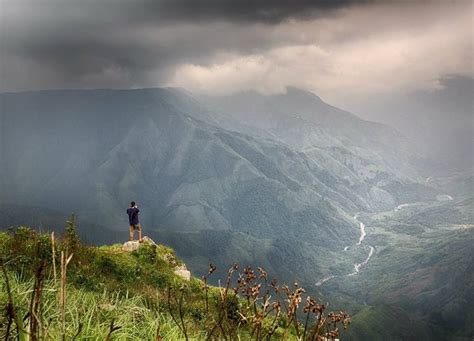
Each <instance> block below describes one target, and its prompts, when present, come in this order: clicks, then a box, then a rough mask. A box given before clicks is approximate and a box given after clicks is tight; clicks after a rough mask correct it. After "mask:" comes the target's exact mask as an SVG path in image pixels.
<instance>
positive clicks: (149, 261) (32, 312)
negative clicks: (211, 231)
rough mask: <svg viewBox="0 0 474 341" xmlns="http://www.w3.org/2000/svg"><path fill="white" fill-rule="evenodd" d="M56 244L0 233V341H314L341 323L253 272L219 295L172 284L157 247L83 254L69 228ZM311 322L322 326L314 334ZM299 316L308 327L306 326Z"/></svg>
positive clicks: (199, 283) (41, 237)
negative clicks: (300, 340)
mask: <svg viewBox="0 0 474 341" xmlns="http://www.w3.org/2000/svg"><path fill="white" fill-rule="evenodd" d="M54 245H55V249H54V251H53V247H52V246H53V243H52V238H51V237H50V236H49V235H46V234H41V233H38V232H35V231H34V230H31V229H29V228H24V227H20V228H17V229H12V230H11V231H9V232H8V233H0V265H1V270H2V273H1V275H0V289H1V294H0V306H1V307H3V312H2V314H1V315H0V338H2V339H3V338H5V339H8V338H15V337H18V338H19V339H20V340H27V339H30V338H31V339H34V338H33V336H37V338H39V339H54V340H58V339H63V338H65V339H74V340H109V339H116V340H156V339H157V336H158V335H159V336H160V337H161V338H164V339H166V340H179V339H186V338H187V339H188V340H201V339H203V340H204V339H208V337H209V336H210V335H211V336H212V339H222V338H223V337H225V338H226V339H232V340H234V339H240V340H249V339H255V340H259V341H260V340H264V339H267V337H268V336H271V337H272V339H277V340H279V339H284V340H295V339H297V334H298V333H300V335H302V334H301V333H303V330H304V331H307V333H306V335H307V337H306V338H305V339H307V340H309V339H311V340H313V339H314V337H312V338H308V337H309V336H310V335H313V331H314V333H315V334H314V335H316V336H317V335H323V334H324V335H326V334H327V333H334V332H335V328H336V327H337V325H339V324H344V325H347V322H348V315H347V314H346V313H343V312H340V313H335V314H333V315H331V314H330V313H327V312H324V311H325V307H323V308H322V310H320V309H321V308H320V306H318V305H317V302H318V301H317V300H312V301H307V300H306V298H308V299H309V296H307V295H305V294H304V292H305V291H304V290H303V289H302V288H301V287H299V286H298V285H297V284H295V285H294V286H289V287H288V286H285V285H277V284H275V283H274V282H272V283H270V279H268V281H267V273H266V271H265V270H263V269H261V268H258V269H255V270H253V269H252V268H251V267H246V268H240V267H239V266H238V265H236V264H235V265H233V266H232V267H231V269H229V274H228V275H227V277H226V278H225V279H224V280H223V281H222V287H219V288H218V287H212V286H207V285H206V284H205V282H204V281H203V280H200V279H197V278H195V277H192V278H191V280H190V281H185V280H183V279H182V278H180V277H179V276H177V275H176V274H175V273H174V269H175V267H176V266H177V265H180V264H181V261H180V260H179V259H177V258H176V255H175V253H174V251H173V250H172V249H170V248H169V247H166V246H164V245H147V244H142V245H141V246H140V248H139V249H138V250H137V251H133V252H126V251H123V250H122V247H121V245H110V246H101V247H93V246H87V245H84V244H82V242H81V241H80V240H79V239H77V236H76V235H75V234H74V228H71V229H69V232H67V233H66V235H65V236H64V237H62V238H60V239H59V240H56V241H55V243H54ZM63 253H65V254H68V255H69V254H72V258H71V259H72V260H71V262H70V263H69V264H68V267H67V275H66V281H67V284H66V283H65V281H64V280H61V276H60V270H59V269H60V266H59V259H60V257H59V255H60V254H63ZM66 258H67V256H66ZM54 265H56V269H57V271H56V275H55V272H54ZM213 272H214V270H212V271H210V272H209V274H211V273H213ZM209 274H208V275H209ZM237 274H239V275H237ZM237 276H239V281H237ZM62 287H65V288H66V294H65V295H63V296H61V288H62ZM272 296H274V297H272ZM38 297H39V298H38ZM62 297H64V300H65V305H64V307H65V309H64V320H63V318H62V316H63V314H62V310H61V307H62V305H61V303H60V302H61V298H62ZM34 302H39V303H38V304H36V303H34ZM264 302H265V304H264ZM308 302H312V303H311V304H310V303H308ZM33 303H34V304H33ZM308 304H309V305H308ZM290 306H293V308H290ZM303 306H307V307H309V308H308V310H306V311H303ZM311 307H313V308H312V310H311V309H310V308H311ZM318 307H319V308H318ZM291 311H293V313H291ZM319 315H321V318H322V321H326V322H323V323H322V324H321V325H320V326H319V327H317V325H316V324H315V322H316V320H317V317H318V316H319ZM303 316H305V318H306V316H307V317H308V321H310V323H309V324H307V327H308V328H306V327H305V326H304V324H303V323H302V321H304V320H302V317H303ZM324 316H326V317H327V320H326V319H325V318H323V317H324ZM336 320H337V321H336ZM35 321H38V325H39V326H38V328H35ZM63 321H64V325H63ZM330 321H332V322H331V323H330ZM63 326H64V327H63ZM341 328H342V326H341ZM336 333H337V332H336ZM29 334H31V337H29Z"/></svg>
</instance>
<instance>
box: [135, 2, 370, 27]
mask: <svg viewBox="0 0 474 341" xmlns="http://www.w3.org/2000/svg"><path fill="white" fill-rule="evenodd" d="M370 2H373V1H371V0H319V1H315V0H313V1H311V0H293V1H288V0H244V1H242V0H213V1H212V0H165V1H150V2H146V3H144V5H145V8H146V9H147V10H148V9H151V11H150V12H149V13H152V14H153V15H156V16H158V17H160V18H172V19H175V20H186V21H205V20H226V21H236V22H252V23H254V22H260V23H265V24H276V23H280V22H282V21H284V20H288V19H292V18H294V19H310V18H314V17H318V16H322V15H327V13H328V12H330V11H332V10H335V9H340V8H344V7H348V6H351V5H354V4H362V3H370Z"/></svg>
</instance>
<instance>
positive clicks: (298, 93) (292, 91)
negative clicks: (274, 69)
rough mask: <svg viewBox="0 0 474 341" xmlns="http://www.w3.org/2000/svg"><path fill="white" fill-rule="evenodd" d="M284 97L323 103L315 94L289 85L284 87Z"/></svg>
mask: <svg viewBox="0 0 474 341" xmlns="http://www.w3.org/2000/svg"><path fill="white" fill-rule="evenodd" d="M285 95H286V96H291V97H299V98H305V99H312V100H318V101H320V102H323V100H322V99H321V97H319V96H318V95H316V94H315V93H313V92H311V91H308V90H304V89H300V88H297V87H294V86H291V85H289V86H287V87H286V94H285Z"/></svg>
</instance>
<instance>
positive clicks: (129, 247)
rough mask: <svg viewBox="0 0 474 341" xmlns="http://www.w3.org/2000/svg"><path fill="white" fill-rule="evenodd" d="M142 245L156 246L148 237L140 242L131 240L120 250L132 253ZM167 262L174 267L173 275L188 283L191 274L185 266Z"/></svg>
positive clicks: (172, 260)
mask: <svg viewBox="0 0 474 341" xmlns="http://www.w3.org/2000/svg"><path fill="white" fill-rule="evenodd" d="M143 245H154V246H158V245H157V244H156V243H155V242H154V241H153V239H151V238H150V237H147V236H145V237H143V238H142V240H141V241H138V240H131V241H128V242H125V243H124V244H123V246H122V250H123V251H126V252H133V251H137V250H138V249H139V248H140V247H141V246H143ZM167 261H168V262H169V263H170V265H172V266H173V267H174V273H175V274H176V275H177V276H179V277H181V278H182V279H184V280H186V281H189V280H191V272H190V271H189V270H188V269H187V268H186V264H184V263H183V264H181V265H178V264H176V261H175V260H174V259H167Z"/></svg>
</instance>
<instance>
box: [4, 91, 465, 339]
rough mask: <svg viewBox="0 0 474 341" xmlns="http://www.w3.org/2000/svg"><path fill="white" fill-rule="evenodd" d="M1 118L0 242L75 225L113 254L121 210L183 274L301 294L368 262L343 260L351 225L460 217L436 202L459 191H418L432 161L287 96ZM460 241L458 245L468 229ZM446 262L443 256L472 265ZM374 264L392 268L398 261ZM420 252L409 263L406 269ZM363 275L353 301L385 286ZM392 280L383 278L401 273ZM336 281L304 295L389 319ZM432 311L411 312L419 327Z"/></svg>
mask: <svg viewBox="0 0 474 341" xmlns="http://www.w3.org/2000/svg"><path fill="white" fill-rule="evenodd" d="M0 108H1V111H0V131H1V146H0V162H1V164H2V166H1V167H0V185H1V189H2V190H1V192H0V212H1V213H2V220H1V221H0V223H1V225H0V227H2V228H7V227H8V226H12V225H26V224H28V225H34V226H40V225H41V226H42V227H43V228H45V229H59V228H60V227H59V226H58V225H60V219H59V218H58V217H60V216H61V214H63V215H64V217H65V218H66V216H67V214H69V213H71V212H75V213H76V214H77V215H78V217H79V218H80V220H79V222H78V227H79V230H80V231H81V233H82V234H83V235H85V236H86V237H87V240H89V241H91V242H92V243H94V242H96V243H102V242H107V241H109V242H110V241H117V240H120V238H122V239H126V238H127V220H126V214H125V209H126V207H127V205H128V203H129V202H130V201H131V200H135V201H137V202H138V203H139V207H140V209H141V223H142V225H143V228H144V231H145V233H146V234H148V235H150V236H151V237H152V238H153V239H155V240H159V241H160V242H164V243H167V244H169V245H171V246H172V247H173V248H174V249H175V250H176V251H177V253H178V255H179V256H180V257H182V258H183V259H184V260H185V261H186V263H187V264H188V266H189V267H190V268H191V270H192V271H193V272H196V273H205V271H206V269H207V266H208V263H209V262H212V263H215V264H217V265H218V266H219V267H225V266H228V265H230V264H232V263H234V262H238V263H241V264H245V263H249V264H252V265H258V266H263V267H265V268H266V269H267V270H268V271H269V273H270V274H271V275H273V276H275V277H277V278H280V279H282V280H285V281H288V280H296V281H298V282H301V283H303V284H304V285H305V286H308V285H310V286H313V285H314V283H315V282H317V281H318V280H320V279H321V278H323V277H326V276H328V275H335V276H344V274H348V273H350V272H351V271H352V267H353V261H354V260H358V259H360V261H362V260H364V259H365V258H366V257H367V252H368V249H367V247H364V245H362V247H351V248H349V249H348V251H347V252H345V251H343V250H345V248H346V246H348V245H353V244H355V242H356V241H357V240H358V239H359V238H360V233H361V232H360V228H359V220H357V218H356V217H357V215H358V214H360V213H362V218H361V219H365V220H364V222H366V223H367V224H368V223H369V222H370V224H371V225H372V224H375V222H377V223H379V222H380V220H379V219H378V218H377V217H378V214H382V213H381V212H392V211H393V210H394V209H395V208H396V207H398V206H400V205H404V204H407V203H423V205H425V206H423V209H429V208H430V207H436V208H437V209H438V210H440V211H441V212H448V211H449V209H451V211H449V212H452V210H453V208H449V207H448V206H447V205H448V204H450V205H457V204H458V203H459V201H458V198H455V200H452V201H450V202H449V203H445V202H443V201H442V200H441V199H440V198H443V195H444V196H446V195H448V193H447V192H446V190H447V189H448V188H455V187H456V185H455V184H456V183H458V181H461V180H459V179H458V178H454V179H450V180H449V181H448V180H446V179H444V180H442V179H435V180H431V181H430V176H431V173H430V167H431V165H433V164H436V161H433V160H430V159H428V158H426V157H424V155H423V154H421V153H420V152H419V151H417V150H416V148H414V147H413V146H412V145H411V144H410V142H409V140H407V139H406V138H405V137H404V136H403V135H402V134H401V133H400V132H398V131H397V130H395V129H393V128H390V127H389V126H387V125H383V124H380V123H374V122H370V121H366V120H363V119H361V118H359V117H357V116H355V115H353V114H351V113H349V112H347V111H343V110H340V109H338V108H335V107H333V106H331V105H329V104H327V103H325V102H324V101H323V100H321V98H319V97H318V96H316V95H315V94H312V93H310V92H307V91H303V90H300V89H296V88H288V89H287V92H286V93H285V94H280V95H268V96H266V95H262V94H259V93H256V92H242V93H238V94H234V95H230V96H226V97H211V96H197V95H193V94H191V93H189V92H187V91H186V90H184V89H174V88H156V89H137V90H57V91H56V90H51V91H38V92H23V93H4V94H0ZM447 184H450V185H449V186H448V185H447ZM449 194H450V195H453V193H452V192H450V193H449ZM448 197H450V198H451V199H452V197H451V196H449V195H448ZM463 200H468V198H466V197H463ZM467 203H468V206H469V201H468V202H467ZM464 207H465V206H464ZM35 212H36V213H35ZM440 214H441V215H443V213H440ZM35 217H36V218H35ZM37 217H42V218H41V219H42V221H41V222H40V221H39V220H38V218H37ZM395 217H396V218H391V219H394V220H390V221H391V223H389V221H388V220H387V221H384V222H383V224H382V226H381V227H380V228H381V229H382V230H383V231H385V229H388V228H389V227H390V228H392V227H393V225H396V226H397V227H396V228H395V229H392V230H390V236H391V238H392V237H393V238H394V239H395V240H396V241H399V240H401V239H399V236H400V235H406V233H405V232H406V231H405V230H403V227H400V226H402V225H401V219H402V218H400V219H398V217H399V216H398V215H396V216H395ZM65 218H64V220H65ZM403 219H405V218H403ZM469 219H471V218H470V217H468V218H467V220H468V223H469V221H470V220H469ZM458 220H459V219H458V218H456V219H454V221H451V222H449V224H451V225H452V224H458ZM394 221H395V222H394ZM471 222H472V221H471ZM45 223H46V225H50V226H45V225H44V224H45ZM464 223H466V222H464ZM403 224H404V225H403V226H405V225H407V224H408V225H410V224H411V225H413V224H412V223H411V222H410V223H406V222H403ZM416 224H419V222H417V223H416ZM416 224H415V225H416ZM371 225H368V232H372V230H371V229H372V227H371ZM411 225H410V226H411ZM435 225H436V224H435ZM451 225H450V226H451ZM417 226H418V225H417ZM435 227H436V226H434V227H433V228H435ZM397 228H398V230H397ZM400 229H401V230H400ZM415 229H416V228H415ZM418 230H419V229H418ZM376 231H378V232H377V233H378V235H379V237H378V238H377V234H376V235H375V236H374V235H368V236H367V240H368V241H370V242H371V244H370V245H371V247H374V250H375V256H374V257H375V258H374V259H375V260H377V259H379V260H380V259H383V258H382V256H383V254H380V252H381V251H382V250H383V245H385V244H384V243H387V242H388V241H387V240H386V239H384V238H385V237H386V236H387V235H388V232H383V231H381V230H376ZM397 231H398V232H397ZM400 231H401V232H400ZM424 231H425V230H423V231H418V233H420V234H421V235H420V238H421V239H423V238H424V237H425V235H424V234H423V232H424ZM465 233H466V236H468V237H469V238H470V237H471V236H472V229H466V231H465ZM427 236H428V237H429V238H427V239H426V242H427V243H428V244H429V245H432V244H430V243H431V241H436V242H437V241H439V240H440V238H445V239H446V242H448V243H449V242H450V239H449V236H450V234H449V233H447V232H446V231H444V232H443V233H434V234H429V233H428V234H427ZM469 238H464V239H463V240H461V241H459V242H460V243H466V242H467V241H469ZM421 239H420V240H421ZM416 240H417V241H418V239H416ZM423 240H424V239H423ZM453 240H454V241H455V242H456V243H457V242H458V241H457V239H453ZM394 245H396V243H395V242H394ZM463 245H465V244H463ZM427 249H428V250H431V248H430V247H427ZM453 250H454V249H453ZM459 250H460V251H459V252H460V254H459V255H458V256H466V257H467V258H465V259H468V260H469V259H470V258H469V257H472V254H469V253H466V252H467V251H466V250H468V249H465V248H464V247H463V248H460V249H459ZM385 252H388V255H390V257H392V258H391V259H393V260H394V262H395V263H396V262H397V261H398V259H399V258H398V256H399V254H398V253H397V250H391V251H390V250H389V251H385ZM420 252H422V250H417V251H416V252H415V253H414V254H413V257H414V258H413V261H414V263H415V264H416V265H415V267H417V266H418V265H419V264H418V263H417V262H416V257H417V255H419V254H420ZM429 252H430V254H431V252H436V250H435V249H433V250H432V251H429ZM453 252H455V251H453ZM456 259H457V257H453V262H454V261H456ZM369 264H370V263H369ZM375 264H378V263H376V262H375ZM396 264H398V263H396ZM462 264H464V263H462ZM420 266H421V265H420ZM464 266H465V264H464V265H463V266H460V267H459V269H458V270H457V271H460V272H462V271H464V270H465V267H464ZM368 268H369V267H368ZM374 269H378V270H377V271H376V274H372V273H370V277H369V278H371V280H372V281H371V283H370V285H369V286H368V287H370V286H371V285H372V286H375V287H377V279H376V277H377V276H379V275H380V273H381V271H382V272H383V271H384V270H383V267H382V268H381V267H380V266H376V267H374ZM397 269H399V272H398V273H397V276H403V271H408V270H407V269H406V268H404V267H403V266H398V267H397ZM411 270H413V269H411ZM411 270H410V271H411ZM415 270H416V269H415ZM373 271H375V270H373ZM355 277H357V276H354V277H353V278H355ZM344 278H345V277H344ZM396 278H399V277H396ZM394 281H395V282H396V279H394ZM346 282H347V281H346V279H344V280H342V279H341V280H338V281H337V282H336V283H337V285H336V287H335V288H333V287H330V288H329V289H328V288H327V287H326V285H325V286H323V287H321V288H320V289H318V290H321V293H322V295H331V292H332V295H337V296H338V299H339V301H340V302H341V303H342V302H344V300H345V299H346V298H347V297H349V298H348V300H349V301H350V302H352V303H351V304H354V307H356V308H355V309H356V310H357V309H359V310H360V309H361V306H363V304H366V302H364V300H369V301H370V300H372V301H373V302H374V304H377V305H379V304H385V303H384V302H385V301H387V302H388V301H389V303H390V304H391V305H396V300H388V299H386V300H385V301H384V300H383V299H382V298H381V297H382V296H383V295H382V296H381V295H371V294H369V293H363V292H361V290H362V291H363V290H364V289H363V288H362V287H361V286H360V282H358V281H349V282H347V283H346ZM330 283H331V282H330V281H329V282H328V285H331V284H330ZM405 284H406V283H405ZM436 285H438V286H439V285H440V283H439V282H436ZM354 286H355V287H356V288H354ZM463 287H465V284H463ZM379 288H380V287H379ZM437 288H438V287H437ZM331 289H334V290H331ZM390 290H391V292H396V291H395V290H393V288H392V289H390ZM373 292H377V290H376V289H373ZM448 296H449V295H448ZM362 297H363V298H362ZM436 297H437V296H436V295H434V296H433V297H430V298H429V299H427V300H428V301H429V302H431V301H432V300H434V299H436ZM459 299H461V300H465V301H466V300H468V298H466V297H465V296H461V298H459ZM421 301H423V299H421ZM423 302H424V301H423ZM420 304H421V303H420ZM423 304H424V303H423ZM461 306H464V305H461ZM390 309H391V308H390ZM397 309H398V308H397ZM403 309H407V311H412V310H413V307H409V306H403ZM426 311H428V312H426ZM396 312H397V314H398V313H399V310H396ZM431 312H432V311H430V310H429V309H428V308H427V309H426V310H425V311H424V312H423V318H424V320H423V321H422V322H423V323H425V322H426V321H428V322H426V323H428V324H426V325H429V324H430V323H432V320H429V318H430V317H429V315H430V313H431ZM361 313H364V314H365V315H367V314H368V313H367V312H364V311H361ZM397 314H395V315H396V316H398V315H397ZM390 316H392V315H390ZM427 316H428V317H427ZM426 319H428V320H426ZM448 320H449V319H448ZM430 321H431V322H430ZM443 321H444V322H443V323H448V322H446V321H447V320H446V321H445V320H443ZM449 321H450V320H449ZM426 325H423V326H424V327H423V328H425V327H426ZM426 328H428V327H426ZM423 333H425V329H423ZM443 333H444V330H443ZM360 335H362V334H360ZM360 335H359V337H360ZM354 337H355V338H357V337H358V336H357V335H355V336H354Z"/></svg>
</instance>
